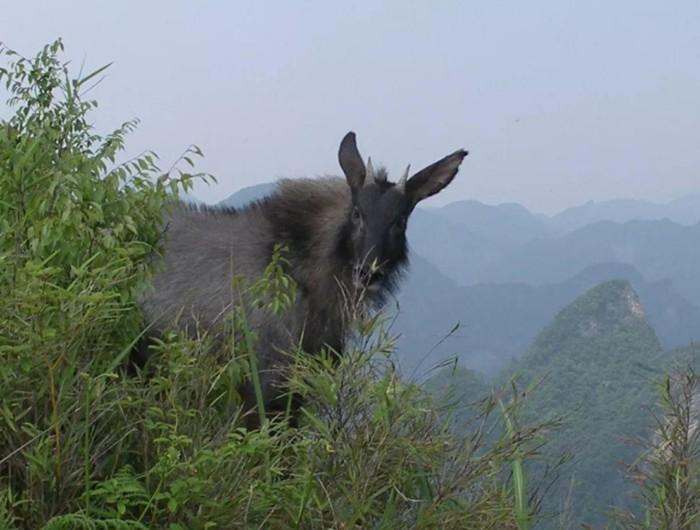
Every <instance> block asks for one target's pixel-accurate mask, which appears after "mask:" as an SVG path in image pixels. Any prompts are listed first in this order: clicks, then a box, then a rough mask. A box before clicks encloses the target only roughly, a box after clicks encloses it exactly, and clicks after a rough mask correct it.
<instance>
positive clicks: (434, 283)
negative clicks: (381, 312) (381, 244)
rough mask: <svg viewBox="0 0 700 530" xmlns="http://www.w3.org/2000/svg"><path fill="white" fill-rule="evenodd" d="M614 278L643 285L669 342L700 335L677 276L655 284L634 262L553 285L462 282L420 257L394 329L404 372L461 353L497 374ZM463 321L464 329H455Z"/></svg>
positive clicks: (597, 268)
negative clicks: (564, 311)
mask: <svg viewBox="0 0 700 530" xmlns="http://www.w3.org/2000/svg"><path fill="white" fill-rule="evenodd" d="M614 279H625V280H627V281H629V282H630V283H631V284H632V285H633V286H634V288H635V289H636V290H637V292H638V293H639V296H640V298H641V300H642V303H643V304H644V305H645V307H646V308H647V316H648V319H649V322H650V323H651V325H652V326H653V328H654V329H655V331H656V333H657V335H658V337H659V340H660V341H661V343H662V345H663V346H664V348H675V347H678V346H682V345H685V344H688V343H689V342H691V341H692V340H698V339H700V307H698V306H696V305H694V304H692V303H691V302H689V301H688V300H687V299H685V298H684V297H683V296H681V295H679V294H678V293H677V292H676V291H675V290H674V289H673V286H672V284H671V282H669V281H657V282H649V281H647V280H645V279H644V277H643V276H642V275H641V274H640V273H639V272H638V271H637V270H636V269H635V268H634V267H633V266H631V265H627V264H619V263H607V264H599V265H591V266H588V267H587V268H585V269H583V270H582V271H581V272H579V273H578V274H576V275H574V276H573V277H571V278H569V279H567V280H565V281H563V282H558V283H551V284H546V285H536V286H534V285H527V284H523V283H520V284H517V283H503V284H495V283H494V284H480V285H472V286H459V285H457V284H456V283H455V282H454V281H452V280H451V279H449V278H447V277H445V276H444V275H442V274H441V273H440V272H439V271H438V270H436V268H435V267H434V266H432V265H431V264H430V263H429V262H427V261H426V260H425V259H424V258H422V257H419V256H414V259H413V260H412V266H411V271H410V273H409V274H408V277H407V278H406V281H405V282H404V284H403V285H402V288H401V292H400V294H399V296H398V299H399V307H400V311H399V314H398V317H397V319H396V322H395V324H394V327H393V330H395V331H396V332H398V333H400V337H399V340H398V348H399V352H400V353H401V362H402V367H403V369H404V372H405V373H406V374H407V375H412V374H416V375H420V374H421V373H424V372H425V371H426V370H427V369H429V368H431V367H432V366H435V365H436V364H439V363H440V362H442V361H444V360H446V359H448V358H450V357H457V358H459V360H460V364H461V365H462V366H463V367H465V368H469V369H472V370H477V371H479V372H481V373H483V374H487V375H493V374H495V373H497V372H498V371H500V370H502V369H503V368H504V367H505V366H507V365H508V364H509V363H510V362H511V361H512V360H513V359H515V358H517V357H519V356H520V355H521V354H522V353H523V352H524V351H525V350H526V349H527V348H528V346H529V345H530V344H531V343H532V341H533V340H534V339H535V337H536V336H537V334H538V333H539V332H540V330H541V329H542V328H543V327H544V326H545V325H547V323H548V322H549V321H550V320H551V319H552V318H553V317H554V316H555V315H556V314H557V312H558V311H559V310H560V309H561V308H562V307H564V306H565V305H567V304H569V303H571V302H573V301H574V300H575V299H576V298H577V297H578V296H580V295H582V294H583V293H585V292H586V291H587V290H588V289H590V288H591V287H594V286H595V285H598V284H599V283H601V282H605V281H608V280H614ZM389 311H391V308H389ZM457 323H459V324H460V327H459V329H457V330H456V331H455V332H454V333H452V334H449V332H450V330H451V329H452V328H453V327H454V326H455V324H457ZM448 334H449V336H448Z"/></svg>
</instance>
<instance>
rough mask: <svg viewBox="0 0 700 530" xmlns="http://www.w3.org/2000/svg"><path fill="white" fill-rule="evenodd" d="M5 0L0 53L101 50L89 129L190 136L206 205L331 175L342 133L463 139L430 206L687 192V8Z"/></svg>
mask: <svg viewBox="0 0 700 530" xmlns="http://www.w3.org/2000/svg"><path fill="white" fill-rule="evenodd" d="M3 4H4V5H3V6H2V9H0V40H2V41H4V42H5V43H6V44H7V45H8V46H10V47H12V48H15V49H17V50H18V51H20V52H22V53H24V54H32V53H34V52H35V51H36V50H37V49H38V48H39V47H40V46H41V45H42V44H44V43H47V42H49V41H51V40H53V39H54V38H55V37H57V36H61V37H63V39H64V42H65V44H66V47H67V54H68V56H69V57H71V58H73V59H74V60H75V61H76V63H78V64H79V63H80V62H81V61H82V60H83V59H84V60H85V62H86V65H87V66H86V68H95V67H98V66H100V65H102V64H104V63H106V62H109V61H114V65H113V67H112V68H111V69H110V70H109V74H108V77H107V79H106V80H105V81H104V82H103V83H102V84H101V85H100V86H99V87H98V88H97V89H96V90H95V91H94V95H95V96H96V97H97V98H98V99H99V100H100V102H101V108H100V111H99V114H98V119H97V125H98V126H99V128H100V129H102V130H105V131H106V130H107V129H108V128H111V127H113V126H115V125H117V124H118V123H119V122H121V121H123V120H125V119H128V118H132V117H139V118H140V119H141V120H142V124H141V126H140V129H139V132H138V133H137V134H135V135H134V136H133V137H132V139H131V141H130V143H129V147H130V149H131V150H133V151H140V150H142V149H145V148H152V149H154V150H155V151H157V152H158V153H159V154H160V155H161V157H162V158H163V159H164V161H169V160H172V159H174V158H175V157H176V156H177V155H178V154H179V152H180V151H181V150H182V149H184V148H185V147H186V146H187V145H188V144H190V143H196V144H198V145H199V146H200V147H201V148H202V149H203V150H204V151H205V153H206V159H205V161H204V162H203V163H201V164H200V167H201V169H203V170H206V171H209V172H211V173H213V174H215V175H216V177H217V178H218V180H219V184H218V186H216V187H214V188H208V189H207V188H202V187H199V188H198V189H196V190H195V194H196V195H198V196H200V197H201V198H203V199H205V200H209V201H215V200H218V199H221V198H224V197H225V196H227V195H229V194H230V193H231V192H233V191H235V190H236V189H238V188H240V187H242V186H247V185H251V184H255V183H259V182H263V181H267V180H270V179H272V178H275V177H280V176H302V175H317V174H322V173H328V172H333V173H335V172H337V171H338V169H337V162H336V150H337V146H338V143H339V141H340V138H341V137H342V135H343V134H344V133H345V132H346V131H348V130H350V129H353V130H355V131H356V132H357V134H358V143H359V145H360V149H361V151H362V152H363V154H364V155H365V156H366V155H368V154H369V155H372V157H373V160H377V161H381V162H384V163H386V164H387V166H388V167H389V168H390V170H391V171H393V172H394V173H396V172H398V171H400V170H401V168H403V167H404V166H405V165H406V164H407V163H409V162H410V163H411V164H412V165H413V167H414V168H418V167H419V166H421V165H424V164H427V163H430V162H432V161H433V160H434V159H437V158H439V157H441V156H443V155H444V154H447V153H449V152H451V151H453V150H455V149H457V148H459V147H465V148H467V149H468V150H469V151H470V156H469V157H468V158H467V159H466V161H465V163H464V165H463V170H462V172H461V173H460V175H459V176H458V179H457V180H456V181H455V183H454V184H453V185H451V186H450V187H449V188H448V189H447V190H446V191H445V192H443V194H441V195H440V196H437V197H436V198H434V199H431V200H432V201H433V202H432V204H441V203H444V202H447V201H452V200H457V199H463V198H474V199H478V200H482V201H484V202H488V203H499V202H504V201H517V202H521V203H523V204H525V205H526V206H528V207H530V208H532V209H534V210H537V211H544V212H554V211H557V210H560V209H562V208H565V207H567V206H571V205H574V204H578V203H581V202H585V201H586V200H589V199H594V200H601V199H606V198H613V197H634V198H641V199H649V200H657V201H666V200H670V199H673V198H675V197H678V196H681V195H683V194H687V193H698V192H700V2H697V0H685V1H681V0H678V1H672V2H662V1H654V2H651V1H644V0H617V1H610V0H607V1H597V0H593V1H587V2H583V1H578V2H573V1H566V0H552V1H533V2H517V1H512V2H499V1H482V2H467V1H453V2H448V1H435V2H427V1H426V2H410V1H399V0H395V1H390V2H381V3H380V2H321V1H317V2H269V1H268V2H223V1H221V2H213V1H209V2H194V1H190V2H184V1H168V2H164V1H161V2H155V1H149V2H134V1H122V2H103V1H95V0H90V1H88V0H80V1H70V2H68V1H64V2H59V1H51V2H49V1H44V2H39V1H34V0H23V1H22V2H10V1H9V0H5V1H4V2H3Z"/></svg>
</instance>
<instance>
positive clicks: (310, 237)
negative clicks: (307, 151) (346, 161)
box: [265, 178, 352, 303]
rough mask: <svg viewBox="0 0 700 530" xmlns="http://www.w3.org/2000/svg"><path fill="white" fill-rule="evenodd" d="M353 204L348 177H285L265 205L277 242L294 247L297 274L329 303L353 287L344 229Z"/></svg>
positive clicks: (304, 285)
mask: <svg viewBox="0 0 700 530" xmlns="http://www.w3.org/2000/svg"><path fill="white" fill-rule="evenodd" d="M350 204H351V197H350V193H349V188H348V186H347V184H346V183H345V181H343V180H341V179H337V178H326V179H314V180H311V179H308V180H307V179H300V180H289V181H281V183H280V184H279V187H278V190H277V193H276V194H275V195H273V196H272V197H271V198H270V200H269V202H268V204H267V207H266V208H265V212H266V217H267V219H268V220H269V222H270V223H271V225H272V230H273V232H274V240H275V241H276V242H277V243H280V244H282V245H283V246H284V247H286V248H287V250H288V255H287V256H286V257H287V258H288V261H289V263H290V266H291V271H290V272H291V274H292V276H293V277H294V279H295V280H296V281H297V282H298V283H299V284H300V286H301V288H302V289H305V290H307V291H308V292H309V293H314V294H318V295H321V296H322V297H325V299H326V300H328V303H332V302H333V301H335V300H334V298H335V296H336V295H337V294H338V292H339V290H342V289H343V288H348V286H349V285H351V280H352V266H351V265H350V255H349V253H348V250H347V249H348V246H347V244H346V238H347V235H346V234H345V233H344V227H345V225H346V224H347V216H348V212H349V209H350Z"/></svg>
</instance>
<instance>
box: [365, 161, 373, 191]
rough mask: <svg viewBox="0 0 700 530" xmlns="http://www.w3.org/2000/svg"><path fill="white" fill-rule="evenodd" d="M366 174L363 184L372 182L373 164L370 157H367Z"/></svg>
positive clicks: (366, 184)
mask: <svg viewBox="0 0 700 530" xmlns="http://www.w3.org/2000/svg"><path fill="white" fill-rule="evenodd" d="M365 167H366V175H365V186H368V185H370V184H371V183H372V182H374V166H373V165H372V157H371V156H370V157H369V158H367V165H366V166H365Z"/></svg>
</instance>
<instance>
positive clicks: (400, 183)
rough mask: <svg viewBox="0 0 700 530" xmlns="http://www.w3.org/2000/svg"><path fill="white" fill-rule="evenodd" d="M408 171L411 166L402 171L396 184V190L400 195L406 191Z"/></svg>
mask: <svg viewBox="0 0 700 530" xmlns="http://www.w3.org/2000/svg"><path fill="white" fill-rule="evenodd" d="M409 171H411V164H408V165H407V166H406V171H404V174H403V176H402V177H401V178H400V179H399V181H398V182H397V183H396V189H398V190H399V191H400V192H401V193H404V192H405V191H406V181H407V180H408V173H409Z"/></svg>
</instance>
